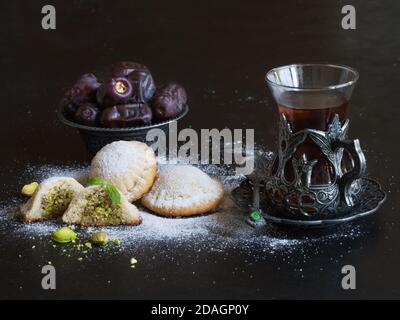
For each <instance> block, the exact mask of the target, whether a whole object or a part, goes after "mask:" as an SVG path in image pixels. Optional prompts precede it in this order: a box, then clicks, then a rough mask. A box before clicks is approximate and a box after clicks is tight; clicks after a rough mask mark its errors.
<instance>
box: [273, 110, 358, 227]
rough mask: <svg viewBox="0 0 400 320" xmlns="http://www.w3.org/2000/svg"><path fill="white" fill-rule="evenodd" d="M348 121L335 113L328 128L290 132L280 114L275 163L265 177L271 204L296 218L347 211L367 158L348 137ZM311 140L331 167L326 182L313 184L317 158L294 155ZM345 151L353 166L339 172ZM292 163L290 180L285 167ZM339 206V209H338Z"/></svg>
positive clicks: (351, 205) (310, 217)
mask: <svg viewBox="0 0 400 320" xmlns="http://www.w3.org/2000/svg"><path fill="white" fill-rule="evenodd" d="M348 128H349V120H346V121H345V123H344V124H343V125H341V123H340V121H339V115H337V114H336V115H335V117H334V119H333V121H332V122H331V123H330V125H329V126H328V130H327V131H320V130H314V129H305V130H301V131H298V132H295V133H293V131H292V129H291V127H290V124H289V123H288V121H287V120H286V118H285V116H284V115H283V114H281V115H280V123H279V140H278V150H277V153H276V157H275V159H274V165H273V166H272V167H271V170H270V172H269V174H268V178H267V179H266V189H267V192H268V194H269V195H270V198H271V201H272V204H273V205H274V206H275V208H276V209H277V210H278V211H281V212H282V214H284V215H286V216H289V217H291V218H296V219H320V218H327V217H332V216H335V214H336V212H338V211H341V212H343V211H345V210H350V209H351V208H352V207H353V206H354V204H355V197H354V196H355V195H356V194H357V193H358V192H359V191H360V186H359V182H358V179H360V178H361V177H362V176H363V175H364V172H365V166H366V161H365V157H364V154H363V152H362V150H361V148H360V144H359V141H358V140H347V132H348ZM306 139H308V140H309V141H312V142H313V143H314V144H315V146H317V147H318V148H319V150H320V151H321V153H322V154H323V155H324V156H325V157H326V159H327V161H328V162H329V164H330V167H331V168H333V172H332V173H331V174H332V179H331V181H330V182H329V183H326V184H312V177H313V170H314V167H315V166H316V164H317V163H318V159H308V157H307V154H306V153H304V154H302V155H301V156H300V157H297V158H296V157H294V154H295V152H296V150H297V148H298V147H299V146H300V145H301V144H302V143H303V142H304V141H305V140H306ZM344 150H346V151H347V152H348V154H349V155H350V156H351V158H352V160H353V168H352V169H351V170H350V171H348V172H345V173H344V172H342V158H343V154H344ZM288 166H291V171H292V172H293V174H292V177H291V179H288V178H287V177H286V175H285V168H287V167H288ZM339 209H340V210H339Z"/></svg>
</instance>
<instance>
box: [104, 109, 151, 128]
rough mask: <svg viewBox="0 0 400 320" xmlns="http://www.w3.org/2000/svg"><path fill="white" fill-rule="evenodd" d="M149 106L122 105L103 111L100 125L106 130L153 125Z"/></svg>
mask: <svg viewBox="0 0 400 320" xmlns="http://www.w3.org/2000/svg"><path fill="white" fill-rule="evenodd" d="M151 119H152V111H151V109H150V107H149V105H148V104H146V103H143V104H121V105H117V106H113V107H109V108H106V109H104V110H103V112H102V113H101V116H100V124H101V125H102V126H104V127H106V128H129V127H135V126H140V125H147V124H150V123H151Z"/></svg>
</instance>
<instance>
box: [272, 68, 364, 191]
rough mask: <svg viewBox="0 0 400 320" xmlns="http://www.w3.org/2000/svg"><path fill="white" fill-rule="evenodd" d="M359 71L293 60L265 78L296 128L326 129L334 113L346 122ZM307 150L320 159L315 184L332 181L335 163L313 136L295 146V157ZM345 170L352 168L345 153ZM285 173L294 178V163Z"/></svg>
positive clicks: (295, 130) (279, 104) (293, 129)
mask: <svg viewBox="0 0 400 320" xmlns="http://www.w3.org/2000/svg"><path fill="white" fill-rule="evenodd" d="M358 77H359V76H358V72H357V71H356V70H355V69H353V68H350V67H347V66H341V65H333V64H292V65H287V66H282V67H277V68H274V69H272V70H270V71H269V72H268V73H267V75H266V82H267V84H268V87H269V89H270V90H271V93H272V95H273V97H274V99H275V101H276V103H277V106H278V111H279V113H282V114H284V115H285V118H286V120H287V121H288V123H289V124H290V127H291V129H292V131H293V132H298V131H301V130H304V129H315V130H321V131H327V130H328V125H329V124H330V123H331V122H332V120H333V118H334V116H335V114H338V115H339V119H340V121H341V122H342V123H343V122H344V121H345V119H346V118H347V111H348V108H349V101H350V98H351V95H352V92H353V89H354V87H355V85H356V83H357V80H358ZM303 154H306V155H307V158H308V159H315V160H318V162H317V163H316V164H315V166H314V168H313V173H312V177H311V184H312V185H324V184H329V183H332V182H333V181H334V179H335V172H334V168H333V166H332V163H331V162H330V161H329V160H328V159H327V158H326V156H325V155H324V154H323V153H322V152H321V149H320V148H319V147H318V146H316V145H315V143H313V141H311V140H310V139H307V140H306V141H304V142H303V143H302V144H301V145H300V146H299V147H298V148H297V150H296V153H295V154H294V156H293V157H294V158H296V159H298V158H299V157H300V156H301V155H303ZM341 166H342V171H343V173H346V172H347V171H349V170H351V168H352V160H351V158H350V157H349V156H348V155H347V154H346V155H345V156H344V157H343V161H342V165H341ZM287 171H288V172H287V173H286V174H287V176H288V179H290V178H292V175H293V173H292V172H290V171H291V166H288V170H287Z"/></svg>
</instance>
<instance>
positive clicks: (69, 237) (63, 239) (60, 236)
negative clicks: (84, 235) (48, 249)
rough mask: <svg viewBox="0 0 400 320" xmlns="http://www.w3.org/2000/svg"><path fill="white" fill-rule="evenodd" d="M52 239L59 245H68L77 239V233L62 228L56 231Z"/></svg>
mask: <svg viewBox="0 0 400 320" xmlns="http://www.w3.org/2000/svg"><path fill="white" fill-rule="evenodd" d="M51 238H52V239H53V240H54V241H55V242H58V243H67V242H71V241H74V240H75V239H76V233H75V232H74V231H72V230H71V229H70V228H68V227H62V228H60V229H57V230H56V231H54V232H53V233H52V234H51Z"/></svg>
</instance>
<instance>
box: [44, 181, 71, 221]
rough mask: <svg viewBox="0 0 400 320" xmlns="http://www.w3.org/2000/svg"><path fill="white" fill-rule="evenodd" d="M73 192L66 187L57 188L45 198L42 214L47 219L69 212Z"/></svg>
mask: <svg viewBox="0 0 400 320" xmlns="http://www.w3.org/2000/svg"><path fill="white" fill-rule="evenodd" d="M72 196H73V192H72V190H71V189H69V188H66V187H64V186H56V187H53V188H51V189H50V191H49V192H48V193H47V194H46V195H45V196H44V197H43V200H42V212H43V215H44V216H45V217H56V216H59V215H61V214H63V213H64V211H65V210H67V207H68V205H69V203H70V202H71V199H72Z"/></svg>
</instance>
